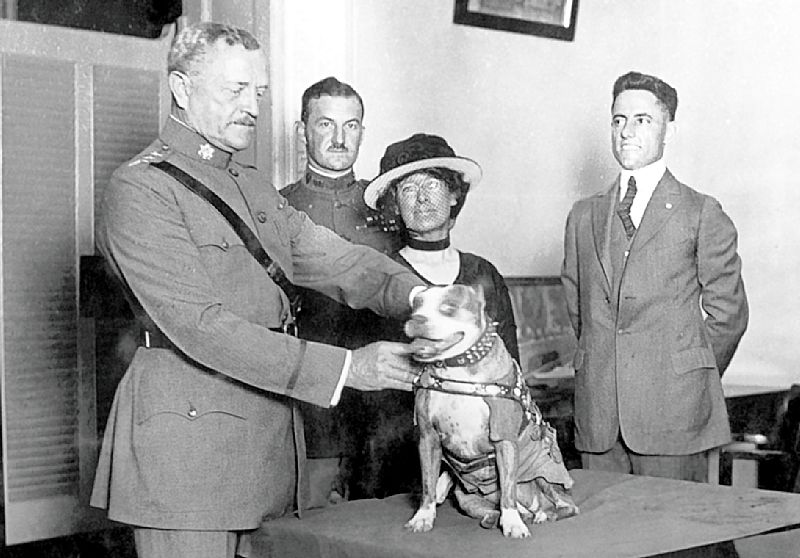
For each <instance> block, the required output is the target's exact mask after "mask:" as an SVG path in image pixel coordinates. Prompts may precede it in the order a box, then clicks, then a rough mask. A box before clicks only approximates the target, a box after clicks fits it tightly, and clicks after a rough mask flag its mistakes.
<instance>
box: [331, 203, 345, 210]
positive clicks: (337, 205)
mask: <svg viewBox="0 0 800 558" xmlns="http://www.w3.org/2000/svg"><path fill="white" fill-rule="evenodd" d="M342 205H344V204H343V203H342V202H340V201H337V202H334V203H333V207H335V208H336V209H339V208H340V207H342Z"/></svg>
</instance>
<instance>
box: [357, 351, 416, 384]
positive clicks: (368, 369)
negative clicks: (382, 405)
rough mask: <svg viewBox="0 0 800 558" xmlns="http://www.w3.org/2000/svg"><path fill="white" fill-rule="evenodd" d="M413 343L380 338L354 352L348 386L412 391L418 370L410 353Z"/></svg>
mask: <svg viewBox="0 0 800 558" xmlns="http://www.w3.org/2000/svg"><path fill="white" fill-rule="evenodd" d="M412 352H413V350H412V349H411V346H410V345H406V344H403V343H392V342H389V341H377V342H375V343H370V344H369V345H366V346H364V347H361V348H360V349H356V350H354V351H353V355H352V360H351V362H350V371H349V373H348V375H347V380H346V381H345V383H344V385H346V386H348V387H351V388H354V389H358V390H361V391H377V390H381V389H400V390H403V391H411V382H412V381H413V380H414V377H415V376H416V375H417V373H418V370H417V368H416V367H415V365H414V364H413V363H412V361H411V359H410V358H409V356H408V355H410V354H411V353H412Z"/></svg>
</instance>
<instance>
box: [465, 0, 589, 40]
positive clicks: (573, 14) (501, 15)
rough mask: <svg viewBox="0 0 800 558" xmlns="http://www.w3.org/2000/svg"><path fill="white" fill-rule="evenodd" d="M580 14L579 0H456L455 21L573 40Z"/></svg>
mask: <svg viewBox="0 0 800 558" xmlns="http://www.w3.org/2000/svg"><path fill="white" fill-rule="evenodd" d="M577 15H578V0H455V14H454V16H453V21H454V22H455V23H461V24H464V25H474V26H477V27H487V28H489V29H498V30H501V31H513V32H515V33H526V34H528V35H538V36H540V37H548V38H551V39H560V40H562V41H571V40H573V39H574V38H575V19H576V18H577Z"/></svg>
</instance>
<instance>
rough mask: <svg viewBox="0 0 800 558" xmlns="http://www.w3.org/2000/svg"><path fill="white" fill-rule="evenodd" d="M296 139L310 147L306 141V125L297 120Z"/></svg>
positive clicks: (295, 127)
mask: <svg viewBox="0 0 800 558" xmlns="http://www.w3.org/2000/svg"><path fill="white" fill-rule="evenodd" d="M294 137H296V138H298V140H299V141H301V142H302V143H303V145H306V146H307V145H308V141H307V140H306V123H305V122H303V121H302V120H297V121H295V123H294Z"/></svg>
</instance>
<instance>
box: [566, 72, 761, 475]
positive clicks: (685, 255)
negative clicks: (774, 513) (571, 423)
mask: <svg viewBox="0 0 800 558" xmlns="http://www.w3.org/2000/svg"><path fill="white" fill-rule="evenodd" d="M677 106H678V96H677V93H676V91H675V89H673V88H672V87H671V86H670V85H668V84H667V83H665V82H664V81H662V80H660V79H658V78H656V77H653V76H649V75H644V74H640V73H637V72H630V73H628V74H625V75H623V76H621V77H619V78H618V79H617V80H616V82H615V83H614V87H613V96H612V110H611V144H612V148H613V152H614V157H615V158H616V160H617V162H618V163H619V165H620V166H621V167H622V169H621V172H620V175H619V176H618V178H617V180H616V181H615V182H614V183H613V184H612V185H611V187H610V188H608V189H606V190H605V191H604V192H601V193H599V194H596V195H594V196H591V197H589V198H587V199H583V200H580V201H578V202H577V203H575V205H574V206H573V208H572V210H571V212H570V214H569V217H568V219H567V224H566V233H565V241H564V262H563V267H562V281H563V284H564V289H565V293H566V298H567V305H568V309H569V314H570V319H571V321H572V325H573V327H574V329H575V332H576V334H577V337H578V349H577V352H576V354H575V362H574V364H575V370H576V371H575V434H576V437H575V445H576V447H577V449H578V450H579V451H580V452H581V457H582V460H583V466H584V467H585V468H587V469H599V470H608V471H617V472H623V473H633V474H641V475H650V476H660V477H668V478H677V479H686V480H697V481H703V480H706V475H707V466H708V465H707V450H709V449H710V448H713V447H716V446H719V445H722V444H724V443H726V442H728V441H729V440H730V430H729V426H728V415H727V411H726V407H725V399H724V397H723V393H722V385H721V381H720V380H721V376H722V374H723V373H724V372H725V369H726V368H727V367H728V364H729V363H730V361H731V358H732V357H733V354H734V351H735V350H736V347H737V345H738V343H739V340H740V338H741V336H742V334H743V333H744V331H745V329H746V327H747V320H748V308H747V298H746V296H745V291H744V284H743V283H742V277H741V261H740V259H739V255H738V254H737V251H736V237H737V233H736V229H735V227H734V225H733V223H732V222H731V220H730V218H729V217H728V216H727V215H726V214H725V212H724V211H723V210H722V207H721V206H720V204H719V202H717V200H715V199H714V198H712V197H710V196H708V195H705V194H701V193H700V192H697V191H696V190H693V189H692V188H689V187H688V186H686V185H685V184H682V183H680V182H678V180H676V179H675V177H674V176H673V175H672V173H671V172H670V171H669V170H668V169H667V167H666V163H665V162H664V158H663V155H664V147H665V145H667V144H668V143H669V141H670V140H671V139H672V138H673V136H674V134H675V123H674V119H675V111H676V109H677Z"/></svg>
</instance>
